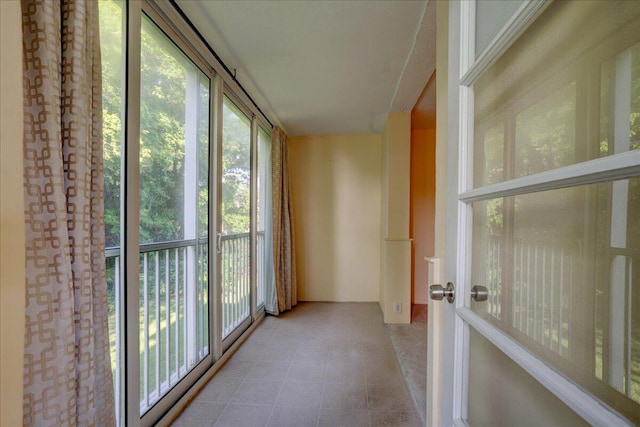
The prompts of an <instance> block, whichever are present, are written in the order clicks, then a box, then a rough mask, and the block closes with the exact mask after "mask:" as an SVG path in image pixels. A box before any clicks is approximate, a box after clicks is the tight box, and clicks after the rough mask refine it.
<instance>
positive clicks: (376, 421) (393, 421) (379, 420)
mask: <svg viewBox="0 0 640 427" xmlns="http://www.w3.org/2000/svg"><path fill="white" fill-rule="evenodd" d="M369 418H370V419H371V427H420V426H421V425H422V423H421V422H420V419H419V418H418V414H416V413H415V412H382V411H369Z"/></svg>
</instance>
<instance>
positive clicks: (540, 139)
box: [427, 1, 640, 425]
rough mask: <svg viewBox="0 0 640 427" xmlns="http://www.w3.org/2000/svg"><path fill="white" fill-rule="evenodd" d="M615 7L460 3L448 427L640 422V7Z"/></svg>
mask: <svg viewBox="0 0 640 427" xmlns="http://www.w3.org/2000/svg"><path fill="white" fill-rule="evenodd" d="M612 3H613V2H580V1H567V2H555V3H551V4H550V3H544V2H538V1H524V2H523V1H514V2H509V3H508V5H507V6H508V7H507V6H505V4H507V3H504V2H481V3H478V4H476V2H451V3H450V9H449V58H448V59H449V60H448V66H449V73H448V79H449V82H448V103H449V108H448V116H449V117H448V119H449V120H448V129H447V131H448V140H449V149H448V159H449V161H448V165H447V168H448V185H449V187H448V201H447V231H446V241H447V250H446V259H445V260H444V266H443V270H442V271H443V274H442V275H441V277H440V280H441V281H442V282H443V283H445V282H452V283H453V284H454V287H455V299H454V300H453V301H452V303H450V304H448V303H447V302H446V298H444V299H443V300H442V301H440V302H434V303H432V304H430V310H429V312H430V313H429V315H430V317H429V328H430V329H429V363H430V367H429V385H430V387H429V389H428V395H429V396H430V400H429V402H428V413H427V418H428V423H429V424H431V425H499V424H502V425H509V424H514V423H516V424H518V425H554V424H555V425H559V424H561V425H579V424H581V423H582V424H586V423H589V424H593V425H628V424H632V423H638V422H640V421H639V420H638V417H640V415H638V414H640V366H639V364H640V362H639V361H640V320H639V316H638V314H637V313H638V309H639V308H640V298H639V297H638V295H637V294H639V292H638V289H639V288H640V282H639V278H640V271H639V269H640V267H639V265H640V216H639V214H638V212H640V178H639V177H640V151H639V150H638V148H640V133H639V132H640V31H639V28H640V6H639V5H638V3H637V2H615V4H612ZM492 8H493V11H492ZM509 8H511V9H510V10H507V12H508V13H505V9H509ZM497 11H501V13H502V14H503V21H504V22H503V25H499V26H498V27H497V28H496V26H495V25H486V22H487V21H486V20H483V17H485V16H493V15H495V14H494V13H493V12H496V13H497ZM497 19H498V20H499V18H497ZM489 21H491V20H489ZM492 23H493V24H494V23H495V22H492ZM487 39H488V40H491V41H489V42H488V43H487V42H484V41H483V40H487ZM475 46H481V47H482V49H478V51H476V49H475ZM474 290H475V291H476V292H475V295H476V299H477V301H476V300H474V299H473V298H472V297H471V296H472V294H474V292H473V291H474ZM484 291H486V299H484V300H483V298H482V295H483V292H484ZM442 294H445V295H443V296H445V297H446V294H447V292H446V291H442Z"/></svg>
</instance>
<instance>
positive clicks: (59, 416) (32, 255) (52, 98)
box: [22, 0, 115, 426]
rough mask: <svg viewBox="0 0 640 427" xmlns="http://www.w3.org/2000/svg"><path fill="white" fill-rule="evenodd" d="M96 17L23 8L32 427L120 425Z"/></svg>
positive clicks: (27, 367) (77, 2)
mask: <svg viewBox="0 0 640 427" xmlns="http://www.w3.org/2000/svg"><path fill="white" fill-rule="evenodd" d="M97 9H98V3H97V2H95V1H92V0H40V1H38V0H23V1H22V28H23V67H24V121H25V126H24V197H25V217H26V218H25V219H26V256H27V261H26V277H27V278H26V281H27V283H26V294H27V295H26V297H27V298H26V304H27V306H26V331H25V357H24V399H23V402H24V404H23V405H24V407H23V411H24V418H23V422H24V425H26V426H32V425H37V426H76V425H82V426H94V425H96V426H109V425H115V413H114V398H113V382H112V375H111V362H110V355H109V330H108V312H107V294H106V291H107V289H106V288H107V287H106V279H105V267H104V216H103V176H102V128H101V126H102V124H101V122H102V102H101V78H100V42H99V34H98V10H97Z"/></svg>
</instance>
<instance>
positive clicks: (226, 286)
mask: <svg viewBox="0 0 640 427" xmlns="http://www.w3.org/2000/svg"><path fill="white" fill-rule="evenodd" d="M220 160H221V161H220V163H221V166H220V194H221V196H222V201H221V205H220V231H219V234H218V251H219V253H220V281H221V282H220V291H221V302H222V339H223V340H224V342H225V344H224V345H223V347H225V348H226V347H228V345H229V344H230V343H231V342H233V341H234V339H235V337H236V336H237V335H238V334H239V333H242V331H243V330H244V329H246V327H247V326H248V325H249V323H250V321H251V177H252V175H251V120H250V119H249V117H247V115H246V114H245V113H244V112H243V111H242V110H241V109H240V108H239V107H238V106H237V104H236V103H234V102H233V101H232V100H231V99H230V98H229V97H228V96H226V95H225V96H224V101H223V105H222V147H221V159H220Z"/></svg>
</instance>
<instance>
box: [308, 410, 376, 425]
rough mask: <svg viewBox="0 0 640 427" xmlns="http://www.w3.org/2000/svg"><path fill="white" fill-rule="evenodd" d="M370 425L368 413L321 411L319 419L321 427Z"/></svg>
mask: <svg viewBox="0 0 640 427" xmlns="http://www.w3.org/2000/svg"><path fill="white" fill-rule="evenodd" d="M369 425H370V422H369V413H368V412H367V411H353V410H345V409H340V410H328V411H323V410H321V411H320V415H319V417H318V426H319V427H369Z"/></svg>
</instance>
